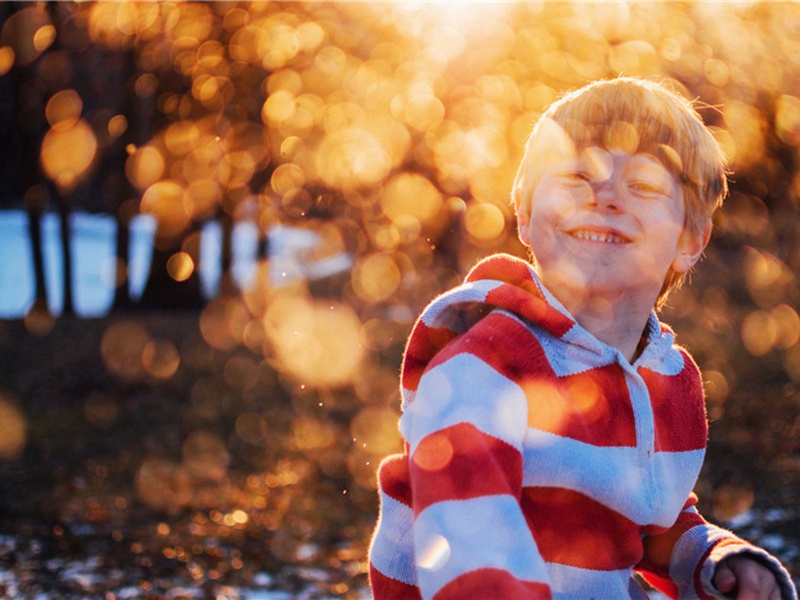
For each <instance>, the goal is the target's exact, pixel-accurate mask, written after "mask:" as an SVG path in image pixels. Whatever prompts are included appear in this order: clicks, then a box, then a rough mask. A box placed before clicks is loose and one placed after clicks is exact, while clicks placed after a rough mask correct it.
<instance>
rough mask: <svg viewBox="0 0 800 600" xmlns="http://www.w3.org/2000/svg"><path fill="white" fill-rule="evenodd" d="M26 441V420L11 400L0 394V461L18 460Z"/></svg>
mask: <svg viewBox="0 0 800 600" xmlns="http://www.w3.org/2000/svg"><path fill="white" fill-rule="evenodd" d="M27 439H28V420H27V419H26V418H25V415H24V413H23V412H22V410H20V408H19V407H18V406H17V403H16V402H13V401H12V400H11V398H8V397H7V396H5V395H3V394H0V460H11V459H15V458H18V457H19V456H20V455H21V454H22V452H23V451H24V450H25V443H26V441H27Z"/></svg>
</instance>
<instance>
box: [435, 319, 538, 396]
mask: <svg viewBox="0 0 800 600" xmlns="http://www.w3.org/2000/svg"><path fill="white" fill-rule="evenodd" d="M462 355H467V356H469V357H471V358H474V359H476V360H478V361H480V362H482V363H485V364H486V365H488V366H489V367H490V368H492V369H493V370H495V371H497V372H498V373H500V374H501V375H503V376H505V377H507V378H508V379H511V380H514V381H517V380H519V379H520V378H521V377H523V376H525V375H528V374H531V373H533V372H536V371H537V370H539V369H540V368H541V367H542V366H543V365H542V361H547V358H546V356H545V353H544V351H543V349H542V345H541V342H540V340H539V338H538V337H537V335H536V333H534V330H533V329H532V328H530V327H529V326H528V325H527V324H526V323H525V322H524V321H523V320H521V319H520V318H519V317H517V316H515V315H514V314H513V313H510V312H508V311H505V310H500V309H495V310H493V311H492V312H491V313H489V314H488V315H486V316H485V317H484V318H483V319H481V320H480V321H478V322H477V323H475V324H474V325H473V326H472V327H470V328H469V329H468V330H467V331H465V332H464V333H462V334H461V335H459V336H457V337H455V338H454V339H453V340H451V341H450V342H449V343H448V344H446V345H445V346H444V347H443V348H442V349H441V350H440V351H439V352H438V353H437V354H436V355H435V356H434V357H433V359H432V360H431V361H430V363H429V364H428V368H435V367H436V366H437V365H440V364H442V363H444V362H447V361H450V360H452V359H453V358H454V357H457V356H462Z"/></svg>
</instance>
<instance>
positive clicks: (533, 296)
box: [486, 283, 575, 337]
mask: <svg viewBox="0 0 800 600" xmlns="http://www.w3.org/2000/svg"><path fill="white" fill-rule="evenodd" d="M526 288H528V289H526ZM531 288H532V289H531ZM486 301H487V302H488V303H489V304H491V305H492V306H499V307H501V308H505V309H506V310H509V311H511V312H513V313H515V314H518V315H520V316H522V317H523V318H525V319H528V320H529V321H532V322H534V323H536V324H537V325H539V326H541V327H543V328H544V329H546V330H547V331H549V332H550V333H552V334H553V335H556V336H558V337H561V336H563V335H564V334H565V333H567V332H568V331H569V330H570V329H572V328H573V327H574V326H575V322H574V321H572V319H570V318H568V317H566V316H565V315H563V314H561V313H560V312H558V311H557V310H556V309H555V308H553V307H552V306H550V305H549V304H548V303H547V301H546V300H545V299H544V298H543V297H542V296H540V295H538V290H536V286H535V285H534V284H533V283H531V284H529V285H527V286H524V285H521V284H511V283H507V284H504V285H501V286H499V287H497V288H495V289H493V290H492V291H491V292H489V293H488V294H486Z"/></svg>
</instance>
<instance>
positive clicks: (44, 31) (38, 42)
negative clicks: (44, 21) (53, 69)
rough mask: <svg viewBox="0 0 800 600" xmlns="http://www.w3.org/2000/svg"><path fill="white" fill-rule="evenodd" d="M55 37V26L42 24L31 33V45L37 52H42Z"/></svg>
mask: <svg viewBox="0 0 800 600" xmlns="http://www.w3.org/2000/svg"><path fill="white" fill-rule="evenodd" d="M55 39H56V28H55V27H53V26H52V25H50V24H48V25H42V26H41V27H39V29H37V30H36V33H34V34H33V47H34V48H35V49H36V51H37V52H44V51H45V50H47V49H48V48H49V47H50V46H51V44H52V43H53V42H54V41H55Z"/></svg>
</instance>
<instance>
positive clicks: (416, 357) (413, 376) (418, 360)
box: [402, 319, 456, 390]
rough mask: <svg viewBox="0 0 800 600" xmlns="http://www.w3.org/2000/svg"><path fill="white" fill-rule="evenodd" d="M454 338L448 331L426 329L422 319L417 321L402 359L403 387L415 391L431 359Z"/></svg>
mask: <svg viewBox="0 0 800 600" xmlns="http://www.w3.org/2000/svg"><path fill="white" fill-rule="evenodd" d="M455 336H456V333H455V332H453V331H451V330H449V329H444V328H441V327H428V326H427V325H426V324H425V323H424V322H423V321H422V319H420V320H418V321H417V324H416V325H415V326H414V331H413V332H412V334H411V337H409V340H408V346H407V347H406V353H405V356H404V357H403V377H402V379H403V387H404V388H406V389H408V390H416V389H417V386H418V385H419V380H420V378H421V377H422V374H423V373H424V372H425V368H426V367H427V366H428V363H429V362H430V360H431V358H433V357H434V356H435V355H436V353H437V352H439V350H441V349H442V348H443V347H444V346H445V345H446V344H447V343H448V342H449V341H450V340H452V339H453V338H454V337H455Z"/></svg>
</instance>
